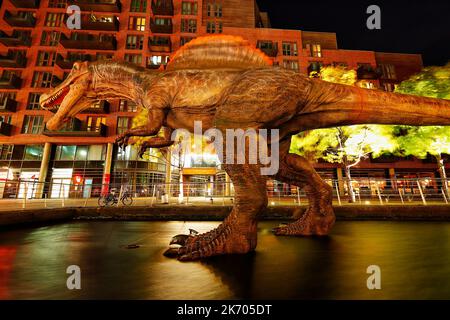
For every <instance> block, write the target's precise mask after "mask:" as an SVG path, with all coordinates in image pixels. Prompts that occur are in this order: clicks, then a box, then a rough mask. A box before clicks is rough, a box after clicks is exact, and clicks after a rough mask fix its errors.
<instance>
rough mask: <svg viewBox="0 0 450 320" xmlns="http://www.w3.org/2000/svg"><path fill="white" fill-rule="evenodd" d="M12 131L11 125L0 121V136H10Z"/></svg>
mask: <svg viewBox="0 0 450 320" xmlns="http://www.w3.org/2000/svg"><path fill="white" fill-rule="evenodd" d="M11 130H12V125H10V124H9V123H6V122H3V121H0V136H10V135H11Z"/></svg>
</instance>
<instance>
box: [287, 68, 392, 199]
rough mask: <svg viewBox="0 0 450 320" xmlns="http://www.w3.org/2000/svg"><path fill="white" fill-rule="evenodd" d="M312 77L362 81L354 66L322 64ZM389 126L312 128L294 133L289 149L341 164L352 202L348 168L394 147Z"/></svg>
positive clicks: (327, 79)
mask: <svg viewBox="0 0 450 320" xmlns="http://www.w3.org/2000/svg"><path fill="white" fill-rule="evenodd" d="M311 77H320V78H321V79H322V80H324V81H328V82H334V83H341V84H346V85H361V84H360V82H358V79H357V72H356V70H348V69H347V68H346V67H343V66H336V67H333V66H326V67H322V68H321V69H320V73H316V74H311ZM392 130H393V127H391V126H379V125H365V126H361V125H358V126H349V127H338V128H330V129H320V130H313V131H310V132H306V133H303V134H301V135H298V136H296V137H293V138H292V143H291V152H292V153H297V154H300V155H303V156H306V157H308V158H310V159H311V158H313V159H316V160H317V159H324V160H325V161H328V162H331V163H339V164H341V166H342V169H343V170H344V172H345V177H346V183H347V189H348V193H349V196H350V200H351V201H352V202H355V193H354V191H353V185H352V177H351V171H350V169H351V168H352V167H354V166H356V165H357V164H358V163H359V162H361V160H363V159H365V158H367V157H368V156H369V155H370V154H372V156H374V157H377V156H379V155H381V154H382V153H384V152H388V151H393V150H394V149H395V146H396V144H395V142H394V140H393V135H392Z"/></svg>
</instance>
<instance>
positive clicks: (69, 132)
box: [42, 118, 107, 137]
mask: <svg viewBox="0 0 450 320" xmlns="http://www.w3.org/2000/svg"><path fill="white" fill-rule="evenodd" d="M106 129H107V128H106V126H105V125H104V124H100V126H98V127H89V126H88V125H87V124H86V123H84V122H82V121H81V120H79V119H76V118H73V119H72V120H71V121H69V122H67V124H66V125H65V126H64V127H63V128H62V129H60V130H57V131H50V130H48V129H47V128H44V132H43V133H42V134H43V135H45V136H47V137H105V136H106Z"/></svg>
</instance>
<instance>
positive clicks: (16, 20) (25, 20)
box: [3, 10, 36, 28]
mask: <svg viewBox="0 0 450 320" xmlns="http://www.w3.org/2000/svg"><path fill="white" fill-rule="evenodd" d="M3 19H4V20H5V21H6V22H7V23H8V24H9V25H10V26H12V27H22V28H33V27H34V26H35V25H36V18H35V17H34V12H31V11H22V12H18V13H11V12H10V11H8V10H5V14H4V15H3Z"/></svg>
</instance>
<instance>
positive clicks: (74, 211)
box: [0, 204, 450, 227]
mask: <svg viewBox="0 0 450 320" xmlns="http://www.w3.org/2000/svg"><path fill="white" fill-rule="evenodd" d="M231 209H232V206H213V205H211V206H195V205H170V206H167V205H165V206H164V205H156V206H153V207H122V206H119V207H109V208H94V207H88V208H83V207H65V208H52V209H33V210H22V209H18V210H10V211H6V212H5V211H4V212H1V213H0V227H2V226H3V227H5V226H18V225H19V226H20V225H26V224H45V223H57V222H66V221H70V220H100V221H101V220H117V221H220V220H222V219H224V217H225V216H226V215H228V213H229V212H230V211H231ZM305 210H306V206H302V207H299V206H269V207H268V208H267V209H266V210H265V211H264V212H263V214H262V216H261V219H262V220H290V219H295V218H296V217H299V216H301V214H302V213H304V211H305ZM334 210H335V213H336V216H337V219H338V220H393V221H415V220H417V221H450V205H428V206H423V205H350V204H349V205H342V206H335V207H334Z"/></svg>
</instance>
